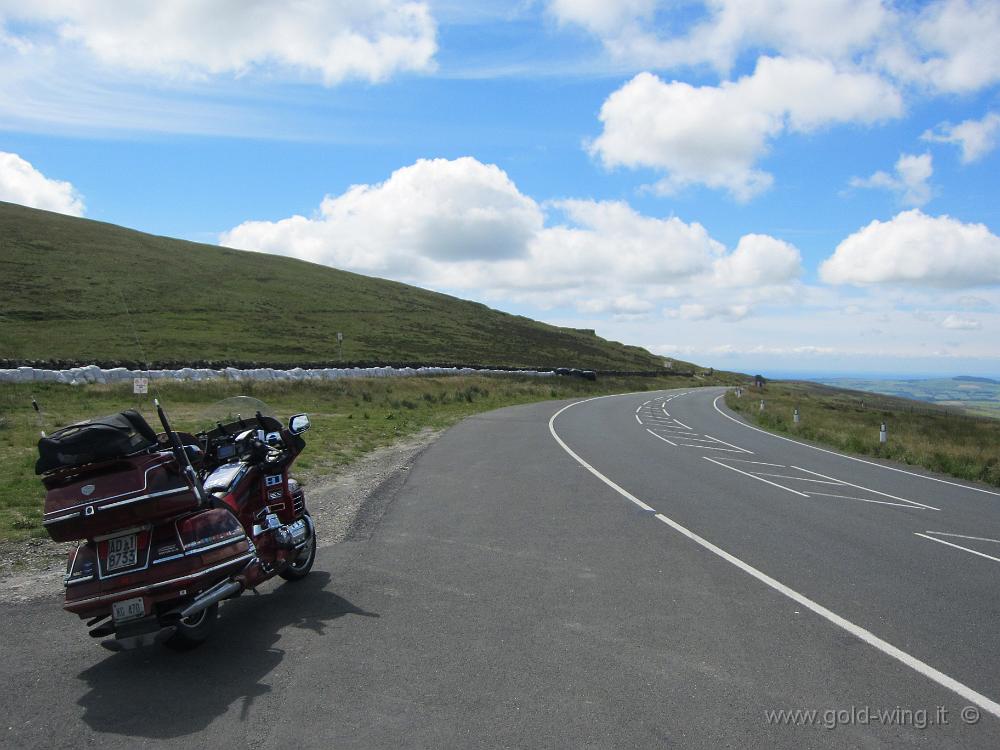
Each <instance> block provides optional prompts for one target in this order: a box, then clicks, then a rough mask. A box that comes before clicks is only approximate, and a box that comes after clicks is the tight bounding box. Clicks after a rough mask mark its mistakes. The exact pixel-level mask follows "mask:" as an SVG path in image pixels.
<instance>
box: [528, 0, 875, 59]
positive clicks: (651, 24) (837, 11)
mask: <svg viewBox="0 0 1000 750" xmlns="http://www.w3.org/2000/svg"><path fill="white" fill-rule="evenodd" d="M548 7H549V12H550V13H551V14H552V15H553V16H554V17H555V18H557V19H558V20H559V21H560V22H562V23H564V24H576V25H578V26H580V27H582V28H583V29H585V30H587V31H588V32H590V33H592V34H594V35H596V36H597V37H598V38H599V39H600V40H601V42H602V44H603V45H604V47H605V49H606V50H607V51H608V53H609V55H611V57H612V58H614V59H615V60H618V61H620V62H624V63H627V64H632V65H634V66H637V67H653V68H671V67H675V66H679V65H694V64H701V63H705V64H708V65H711V66H712V67H714V68H715V69H717V70H718V71H720V72H721V73H724V74H725V73H728V72H729V70H730V68H731V67H732V66H733V63H734V62H735V60H736V58H737V56H738V55H739V54H740V53H741V52H742V51H743V50H745V49H749V48H763V49H771V50H775V51H777V52H779V53H781V54H788V55H793V56H795V55H803V54H805V55H810V56H817V57H828V58H833V59H838V58H843V57H847V56H849V55H851V54H852V53H853V52H855V51H857V50H859V49H862V48H864V47H865V46H866V45H868V44H870V43H871V41H872V40H873V38H874V37H875V35H876V34H877V33H878V32H879V30H880V29H881V28H882V27H883V26H884V24H885V23H886V21H887V20H888V16H889V13H888V12H887V10H886V8H885V7H884V6H883V5H882V3H881V2H880V0H829V1H827V2H823V3H802V2H798V1H797V0H749V1H748V0H709V2H706V3H704V10H705V18H704V20H702V21H700V22H698V23H695V24H693V25H692V26H690V27H689V28H688V29H686V30H685V32H684V33H682V34H676V35H669V34H664V33H661V31H660V29H659V28H657V27H658V26H660V27H661V28H662V27H663V26H666V27H667V29H670V28H672V27H673V24H671V23H670V21H671V20H672V19H669V18H668V20H667V21H666V22H665V23H661V24H657V20H658V14H657V11H661V12H662V13H664V14H669V12H670V10H671V8H670V7H669V5H668V3H666V2H663V1H662V0H661V1H660V2H656V0H631V1H630V2H620V3H615V2H594V0H552V2H550V3H549V6H548ZM845 19H850V22H848V23H845Z"/></svg>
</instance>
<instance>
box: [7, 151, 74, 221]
mask: <svg viewBox="0 0 1000 750" xmlns="http://www.w3.org/2000/svg"><path fill="white" fill-rule="evenodd" d="M0 200H2V201H8V202H10V203H20V204H21V205H23V206H31V207H32V208H43V209H45V210H46V211H57V212H58V213H61V214H69V215H70V216H83V198H82V197H81V196H80V194H79V193H78V192H77V191H76V188H74V187H73V185H72V184H70V183H69V182H64V181H62V180H53V179H50V178H48V177H46V176H45V175H43V174H42V173H41V172H39V171H38V170H37V169H35V168H34V167H33V166H32V165H31V164H30V163H28V162H27V161H25V160H24V159H22V158H21V157H20V156H18V155H17V154H11V153H8V152H6V151H0Z"/></svg>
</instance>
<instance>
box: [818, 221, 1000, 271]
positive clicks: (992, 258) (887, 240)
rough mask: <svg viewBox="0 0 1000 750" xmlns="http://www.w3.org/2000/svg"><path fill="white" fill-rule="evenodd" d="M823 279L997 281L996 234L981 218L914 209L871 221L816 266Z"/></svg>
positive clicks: (999, 262) (999, 261)
mask: <svg viewBox="0 0 1000 750" xmlns="http://www.w3.org/2000/svg"><path fill="white" fill-rule="evenodd" d="M819 273H820V278H821V279H823V281H825V282H827V283H829V284H855V285H859V286H864V285H869V284H912V285H920V286H928V287H973V286H980V285H989V284H996V283H1000V237H997V236H996V235H994V234H993V233H992V232H990V230H989V229H988V228H987V227H986V226H985V225H983V224H965V223H962V222H960V221H958V220H956V219H953V218H951V217H949V216H938V217H933V216H928V215H926V214H924V213H922V212H921V211H920V210H919V209H912V210H910V211H904V212H903V213H900V214H898V215H897V216H895V217H894V218H893V219H891V220H889V221H885V222H883V221H873V222H872V223H871V224H869V225H868V226H866V227H864V228H862V229H860V230H858V231H857V232H855V233H854V234H852V235H851V236H850V237H848V238H847V239H845V240H844V241H843V242H841V243H840V244H839V245H838V246H837V249H836V250H835V251H834V253H833V255H832V256H831V257H830V258H828V259H827V260H825V261H824V262H823V264H822V265H821V266H820V271H819Z"/></svg>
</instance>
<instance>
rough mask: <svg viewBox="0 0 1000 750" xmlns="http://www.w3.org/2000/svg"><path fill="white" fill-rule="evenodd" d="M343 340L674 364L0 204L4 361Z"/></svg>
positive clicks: (281, 265)
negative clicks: (342, 337)
mask: <svg viewBox="0 0 1000 750" xmlns="http://www.w3.org/2000/svg"><path fill="white" fill-rule="evenodd" d="M338 332H340V333H343V334H344V341H343V359H344V361H347V362H373V363H379V364H390V363H399V362H421V363H428V364H469V365H499V366H510V367H580V368H585V369H594V370H615V371H649V370H659V369H661V368H662V367H663V360H662V358H660V357H657V356H654V355H653V354H651V353H650V352H648V351H646V350H645V349H642V348H640V347H637V346H626V345H624V344H620V343H617V342H613V341H607V340H605V339H602V338H600V337H598V336H596V335H595V334H594V332H593V331H587V330H580V329H575V328H559V327H556V326H551V325H546V324H545V323H539V322H537V321H534V320H531V319H529V318H525V317H521V316H517V315H508V314H507V313H503V312H499V311H497V310H493V309H490V308H489V307H486V306H485V305H481V304H478V303H475V302H469V301H466V300H461V299H458V298H455V297H450V296H448V295H445V294H438V293H436V292H431V291H428V290H426V289H419V288H417V287H414V286H408V285H406V284H399V283H396V282H393V281H386V280H384V279H378V278H373V277H369V276H361V275H359V274H354V273H348V272H346V271H338V270H336V269H333V268H328V267H326V266H320V265H315V264H312V263H306V262H304V261H300V260H295V259H292V258H285V257H278V256H275V255H266V254H263V253H252V252H244V251H240V250H231V249H228V248H222V247H217V246H215V245H202V244H197V243H193V242H183V241H181V240H175V239H170V238H168V237H156V236H153V235H149V234H143V233H142V232H136V231H133V230H130V229H124V228H122V227H117V226H114V225H112V224H103V223H100V222H96V221H89V220H86V219H77V218H73V217H69V216H63V215H61V214H55V213H49V212H47V211H39V210H36V209H32V208H25V207H24V206H17V205H14V204H11V203H3V202H0V358H2V359H9V360H27V359H31V360H76V361H81V362H84V363H92V362H98V361H101V362H107V361H111V360H128V361H136V362H143V361H153V362H175V363H190V362H193V361H206V360H210V361H215V362H224V361H238V362H242V363H258V364H261V365H280V366H296V365H303V364H306V363H336V362H337V361H338V360H340V357H341V351H340V347H339V346H338V342H337V337H336V335H337V333H338ZM137 339H138V342H137ZM674 369H677V370H692V369H695V368H694V366H693V365H689V364H688V363H684V362H678V363H676V364H675V367H674Z"/></svg>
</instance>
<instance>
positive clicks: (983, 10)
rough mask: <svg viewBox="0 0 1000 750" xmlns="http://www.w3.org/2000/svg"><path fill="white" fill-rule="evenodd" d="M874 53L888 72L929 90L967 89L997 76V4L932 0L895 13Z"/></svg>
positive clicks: (979, 0) (999, 67)
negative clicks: (888, 35)
mask: <svg viewBox="0 0 1000 750" xmlns="http://www.w3.org/2000/svg"><path fill="white" fill-rule="evenodd" d="M896 32H897V36H896V38H895V39H894V40H890V41H888V42H886V43H884V44H883V45H882V46H881V47H880V48H879V49H878V50H877V52H876V57H877V59H878V62H879V63H880V64H881V65H882V66H884V67H885V68H886V69H887V70H888V71H889V72H890V73H891V74H892V75H894V76H896V77H898V78H900V79H902V80H906V81H909V82H911V83H914V84H916V85H918V86H923V87H926V88H929V89H931V90H932V91H937V92H945V93H968V92H972V91H977V90H979V89H981V88H984V87H986V86H990V85H992V84H994V83H996V82H997V81H1000V44H997V39H1000V4H998V3H997V2H996V1H995V0H937V1H936V2H930V3H927V4H926V5H925V6H924V7H923V8H921V9H920V11H919V12H918V13H917V14H915V15H905V16H900V22H899V24H897V29H896Z"/></svg>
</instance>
